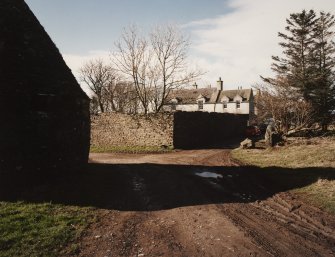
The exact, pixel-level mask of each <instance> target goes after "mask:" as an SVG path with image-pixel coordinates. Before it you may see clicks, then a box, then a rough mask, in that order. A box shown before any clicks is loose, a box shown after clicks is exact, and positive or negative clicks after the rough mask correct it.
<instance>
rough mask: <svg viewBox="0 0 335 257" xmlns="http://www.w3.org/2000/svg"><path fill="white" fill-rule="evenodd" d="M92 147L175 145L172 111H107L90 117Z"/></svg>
mask: <svg viewBox="0 0 335 257" xmlns="http://www.w3.org/2000/svg"><path fill="white" fill-rule="evenodd" d="M91 120H92V123H91V126H92V127H91V146H95V147H113V146H122V147H127V146H128V147H131V146H158V147H160V146H164V145H165V146H172V145H173V114H171V113H162V114H150V115H147V116H145V115H128V114H121V113H105V114H100V115H97V116H92V117H91Z"/></svg>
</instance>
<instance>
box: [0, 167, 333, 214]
mask: <svg viewBox="0 0 335 257" xmlns="http://www.w3.org/2000/svg"><path fill="white" fill-rule="evenodd" d="M216 174H217V175H216ZM200 175H201V176H200ZM206 176H207V177H206ZM208 176H209V177H208ZM215 176H216V177H217V178H214V177H215ZM319 178H322V179H330V180H333V179H335V170H334V169H331V168H328V169H327V168H324V169H321V168H308V169H282V168H277V167H271V168H262V169H261V168H257V167H243V166H242V167H206V166H187V165H157V164H131V165H128V164H127V165H125V164H118V165H111V164H88V165H87V167H86V168H85V169H83V170H82V171H81V172H76V173H68V174H66V175H64V174H63V175H59V174H58V175H57V176H56V175H53V176H51V175H50V177H48V178H47V177H45V178H43V179H42V178H41V177H39V179H37V178H35V179H31V178H30V179H29V178H24V179H22V176H16V177H13V176H12V177H8V176H6V177H4V176H2V177H1V182H0V186H1V188H0V201H27V202H52V203H58V204H65V205H78V206H93V207H98V208H105V209H114V210H115V209H116V210H122V211H148V210H154V211H157V210H163V209H170V208H175V207H182V206H193V205H204V204H218V203H231V202H249V201H256V200H262V199H265V198H267V197H270V196H272V195H273V194H275V193H277V192H281V191H286V190H289V189H293V188H299V187H303V186H306V185H309V184H311V183H313V182H315V181H317V180H318V179H319ZM32 181H34V183H33V182H32ZM37 181H38V182H37Z"/></svg>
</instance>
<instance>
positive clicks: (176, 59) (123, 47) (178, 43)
mask: <svg viewBox="0 0 335 257" xmlns="http://www.w3.org/2000/svg"><path fill="white" fill-rule="evenodd" d="M148 38H149V39H148ZM189 45H190V43H189V40H188V38H186V37H185V36H184V35H183V34H182V33H181V31H180V30H179V29H178V28H177V27H176V26H161V27H156V28H155V29H153V30H152V32H151V33H150V37H145V36H142V35H140V32H139V30H138V28H137V27H135V26H130V27H129V28H127V29H125V30H124V32H123V34H122V36H121V39H120V40H119V41H118V42H117V43H116V48H117V52H115V53H114V54H113V60H114V63H115V65H116V66H117V68H118V70H119V71H121V72H122V73H123V74H124V75H125V76H126V77H129V78H131V79H132V80H133V83H134V88H135V91H136V93H137V96H138V99H139V101H140V103H141V105H142V108H143V111H144V113H148V112H149V111H150V110H152V111H154V112H159V111H160V110H161V109H162V107H163V105H164V104H165V101H166V99H167V97H168V95H169V93H170V92H171V90H173V89H176V88H179V87H181V86H183V85H186V84H188V83H190V82H191V81H193V80H195V79H196V78H198V77H199V76H200V75H201V74H202V73H201V72H200V71H198V70H195V71H191V72H190V71H188V69H187V50H188V48H189Z"/></svg>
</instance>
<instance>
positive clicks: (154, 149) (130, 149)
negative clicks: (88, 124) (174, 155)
mask: <svg viewBox="0 0 335 257" xmlns="http://www.w3.org/2000/svg"><path fill="white" fill-rule="evenodd" d="M171 151H173V147H172V146H167V147H159V146H95V145H93V146H91V148H90V152H91V153H132V154H138V153H168V152H171Z"/></svg>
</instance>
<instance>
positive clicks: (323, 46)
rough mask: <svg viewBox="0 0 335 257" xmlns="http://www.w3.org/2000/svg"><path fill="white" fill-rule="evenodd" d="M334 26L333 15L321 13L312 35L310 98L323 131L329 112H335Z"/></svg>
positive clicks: (329, 116) (334, 19)
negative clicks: (313, 78)
mask: <svg viewBox="0 0 335 257" xmlns="http://www.w3.org/2000/svg"><path fill="white" fill-rule="evenodd" d="M334 26H335V17H334V15H331V14H330V13H324V12H321V13H320V16H319V18H318V20H317V22H316V26H315V30H314V34H313V38H314V46H315V47H314V58H315V69H316V78H315V83H314V87H313V88H312V89H311V92H310V98H311V101H312V103H313V106H315V111H316V114H317V120H318V121H319V122H320V123H321V125H322V128H323V129H324V130H325V129H327V125H328V124H329V122H330V119H331V112H332V111H333V110H335V84H334V79H335V44H334V42H333V41H332V39H333V38H334V35H335V32H334V31H333V30H332V29H333V28H334Z"/></svg>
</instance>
